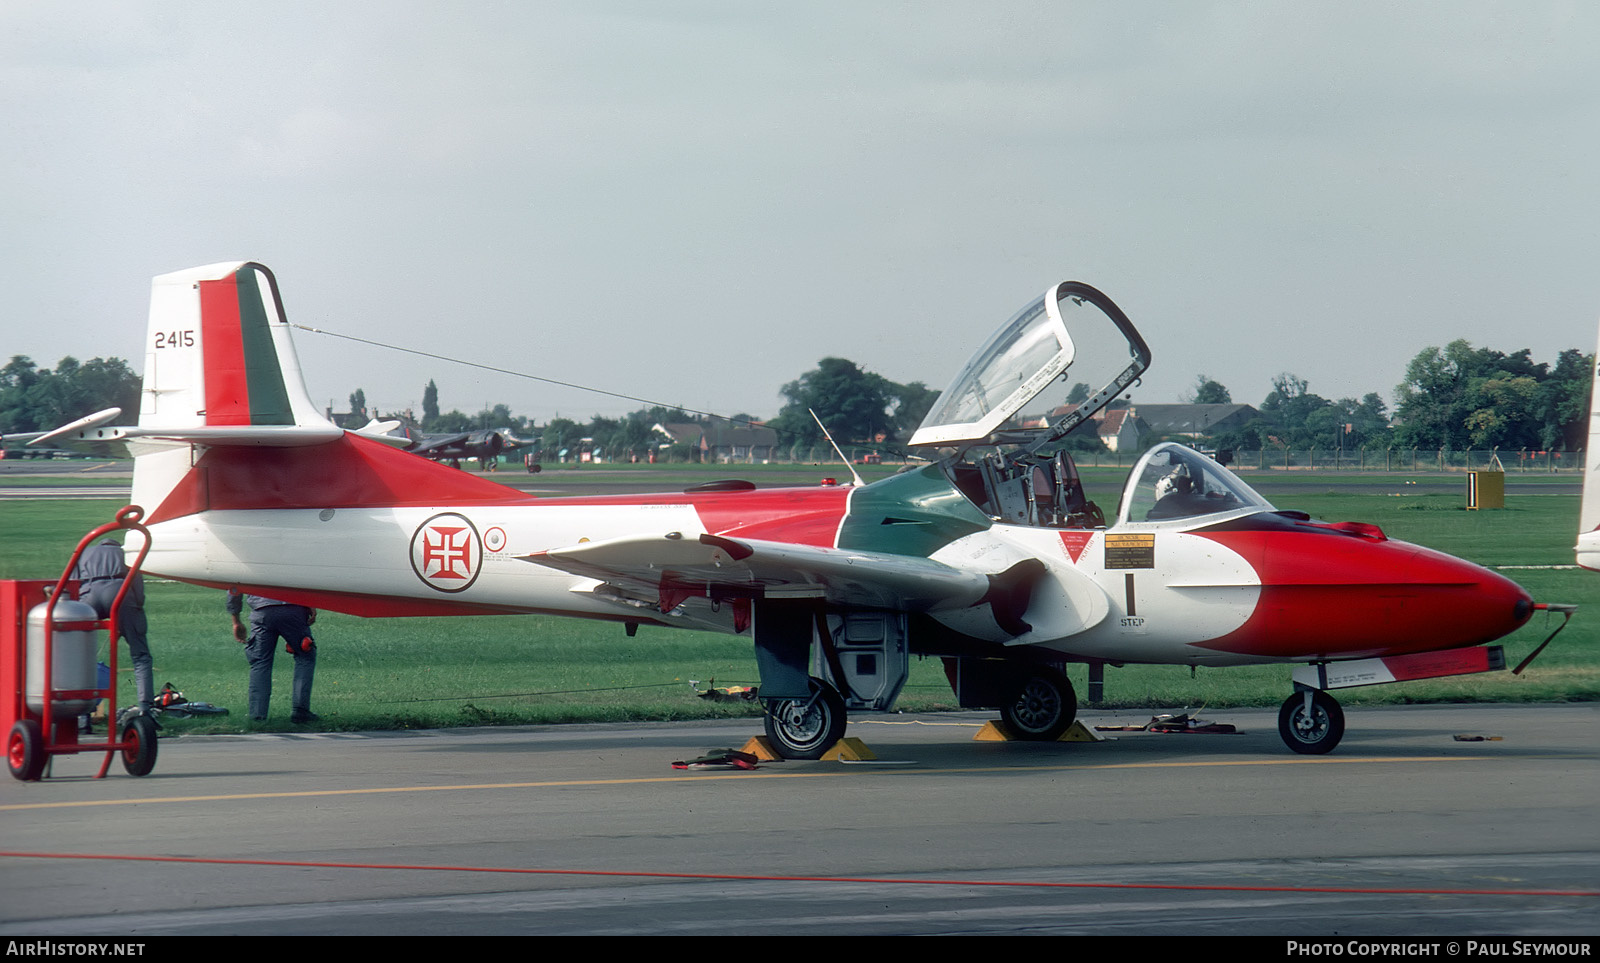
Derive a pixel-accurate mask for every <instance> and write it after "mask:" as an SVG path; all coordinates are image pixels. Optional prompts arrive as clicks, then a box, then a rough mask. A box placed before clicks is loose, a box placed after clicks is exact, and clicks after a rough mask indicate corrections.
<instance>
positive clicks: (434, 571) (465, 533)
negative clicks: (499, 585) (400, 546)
mask: <svg viewBox="0 0 1600 963" xmlns="http://www.w3.org/2000/svg"><path fill="white" fill-rule="evenodd" d="M482 565H483V539H482V538H480V537H479V535H478V529H477V528H476V527H475V526H474V525H473V524H472V522H471V521H470V520H468V519H467V517H466V516H465V515H458V514H456V513H455V512H443V513H441V514H438V515H435V516H433V517H432V518H430V519H428V520H427V521H425V522H423V523H422V524H421V525H418V526H417V530H416V532H415V533H413V534H412V536H411V570H412V571H413V572H416V573H417V578H420V579H422V581H423V582H424V583H426V584H427V585H428V587H430V588H434V589H438V590H439V591H441V592H465V591H466V590H467V589H469V588H471V587H472V583H473V582H476V581H477V580H478V571H479V570H480V568H481V566H482Z"/></svg>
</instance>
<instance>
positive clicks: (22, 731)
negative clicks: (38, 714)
mask: <svg viewBox="0 0 1600 963" xmlns="http://www.w3.org/2000/svg"><path fill="white" fill-rule="evenodd" d="M48 758H49V757H48V756H47V755H46V754H45V751H44V729H43V728H41V727H40V725H39V723H37V722H35V721H34V720H32V719H19V720H17V724H16V725H14V726H12V727H11V735H9V736H8V737H6V764H7V765H8V766H10V767H11V775H13V776H15V777H17V778H18V779H21V780H22V781H23V782H37V781H38V780H39V777H40V776H42V775H44V764H45V760H46V759H48Z"/></svg>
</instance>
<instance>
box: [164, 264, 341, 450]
mask: <svg viewBox="0 0 1600 963" xmlns="http://www.w3.org/2000/svg"><path fill="white" fill-rule="evenodd" d="M144 379H145V383H144V403H143V405H142V407H141V409H140V412H139V427H140V428H158V429H182V428H191V427H199V426H212V427H221V426H232V425H260V426H266V425H302V426H307V427H310V426H315V427H319V428H323V427H332V426H331V425H330V424H329V423H328V421H327V420H326V419H324V418H323V417H322V416H321V415H320V414H318V413H317V410H316V407H315V406H314V405H313V404H312V403H311V398H310V397H309V396H308V395H307V393H306V387H305V380H304V378H303V377H302V375H301V374H300V359H299V357H298V356H296V355H295V352H294V343H293V342H292V341H291V340H290V338H289V324H288V322H287V320H286V319H285V318H284V313H283V302H282V299H281V298H280V297H279V295H278V282H277V279H276V278H274V277H273V276H272V272H271V271H269V270H267V269H266V268H265V267H263V266H262V265H260V264H256V263H253V262H248V261H244V262H240V261H236V262H231V263H226V264H212V265H208V266H206V267H199V268H191V269H189V270H187V271H178V272H175V273H173V274H163V275H161V276H159V277H157V278H156V279H155V281H154V282H153V283H152V285H151V290H150V329H149V337H148V338H147V340H146V342H145V374H144Z"/></svg>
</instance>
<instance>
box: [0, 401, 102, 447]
mask: <svg viewBox="0 0 1600 963" xmlns="http://www.w3.org/2000/svg"><path fill="white" fill-rule="evenodd" d="M121 416H122V409H121V408H107V409H105V410H104V411H97V412H95V413H94V414H92V415H85V416H84V417H82V418H79V419H78V420H77V421H74V422H72V423H70V424H65V425H62V426H61V427H60V428H56V429H54V430H51V431H17V432H11V433H10V434H6V435H0V442H5V441H9V442H13V443H15V442H21V443H23V444H26V445H37V444H39V443H40V442H42V441H50V440H52V439H55V438H66V437H68V436H69V435H72V434H73V433H75V432H87V431H89V430H90V429H92V428H98V427H100V426H101V425H104V424H106V423H108V422H111V421H115V420H116V419H117V418H120V417H121ZM72 440H98V439H72Z"/></svg>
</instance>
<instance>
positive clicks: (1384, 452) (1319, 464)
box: [728, 446, 1584, 474]
mask: <svg viewBox="0 0 1600 963" xmlns="http://www.w3.org/2000/svg"><path fill="white" fill-rule="evenodd" d="M1199 447H1200V449H1201V450H1202V451H1205V452H1206V453H1207V454H1213V455H1214V454H1215V453H1214V452H1212V450H1211V449H1209V448H1206V447H1204V446H1199ZM785 454H787V455H789V457H788V458H784V457H783V455H785ZM845 454H846V456H847V457H849V458H850V459H851V460H852V461H856V462H857V463H858V464H859V463H860V462H859V460H860V459H863V458H866V457H868V455H869V452H868V451H867V450H866V449H856V450H852V449H849V448H846V449H845ZM1142 454H1144V450H1143V449H1140V450H1139V451H1134V452H1116V451H1087V452H1077V451H1075V452H1073V453H1072V457H1073V460H1074V461H1076V462H1077V463H1078V467H1080V468H1131V467H1132V466H1133V463H1134V462H1136V461H1138V460H1139V456H1140V455H1142ZM1583 456H1584V452H1583V450H1582V449H1578V450H1576V451H1534V450H1530V449H1518V450H1516V451H1507V450H1505V449H1489V448H1482V449H1470V450H1463V451H1455V450H1452V449H1448V448H1380V449H1359V448H1358V449H1338V448H1307V449H1283V448H1280V449H1270V448H1269V449H1261V450H1240V451H1234V452H1233V453H1232V455H1231V457H1229V459H1228V467H1229V468H1231V469H1233V470H1234V471H1244V472H1252V471H1341V472H1350V471H1355V472H1391V473H1402V472H1404V473H1409V472H1467V471H1492V470H1495V465H1496V460H1497V459H1498V464H1499V465H1500V466H1501V467H1503V468H1504V469H1505V470H1506V471H1507V472H1508V473H1529V474H1532V473H1540V474H1582V472H1583V465H1584V457H1583ZM773 460H775V461H791V462H794V463H798V464H815V465H821V464H827V463H828V462H835V463H836V462H837V461H838V456H837V455H835V454H834V453H833V451H832V450H831V449H826V448H812V449H797V450H795V451H792V452H779V457H778V458H775V459H773ZM740 461H743V459H730V460H729V462H728V463H731V464H738V463H739V462H740ZM883 462H884V463H885V464H900V463H901V462H902V460H901V459H900V458H898V457H891V456H888V455H885V456H883Z"/></svg>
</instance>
